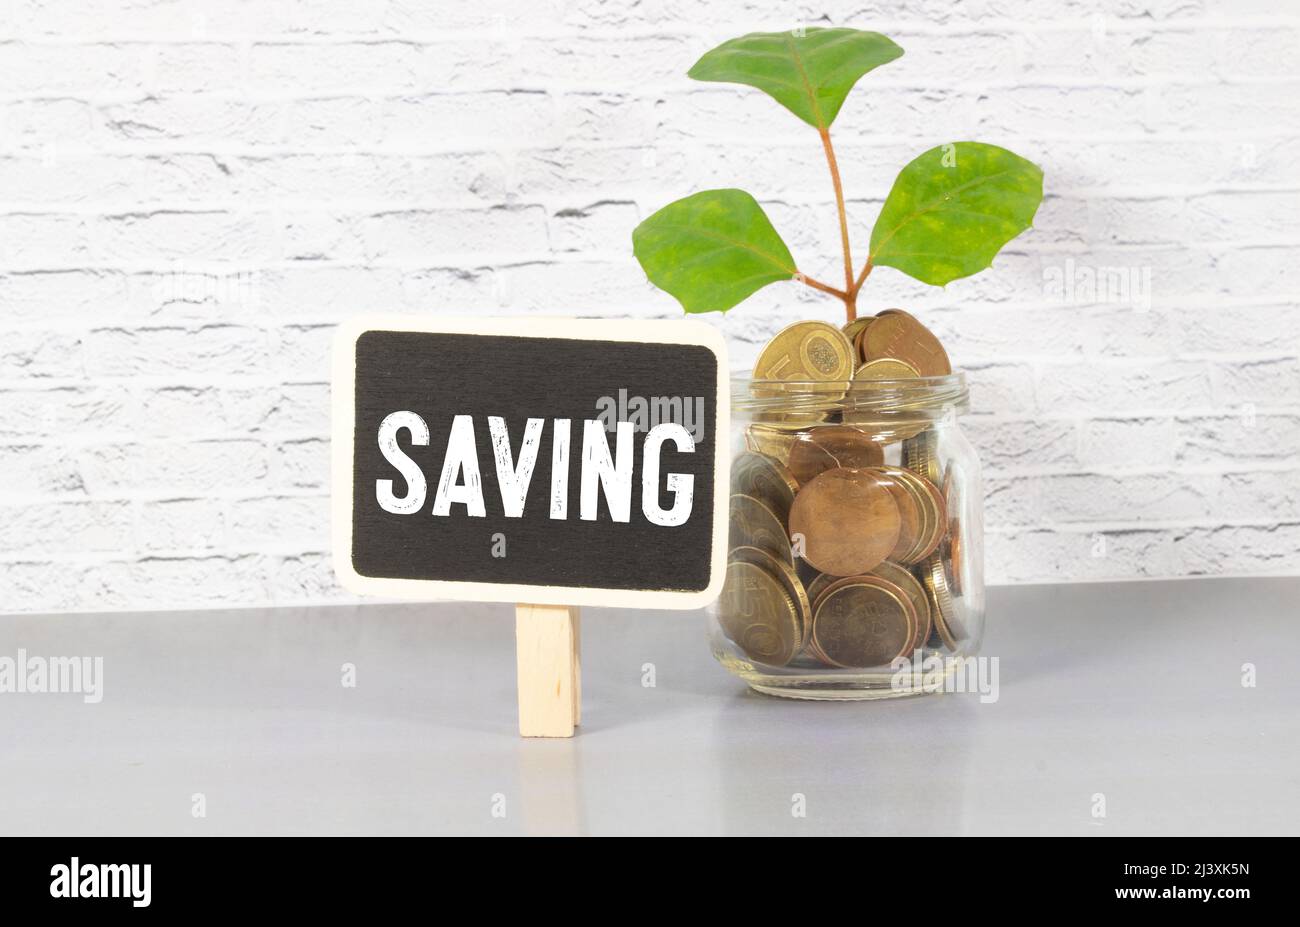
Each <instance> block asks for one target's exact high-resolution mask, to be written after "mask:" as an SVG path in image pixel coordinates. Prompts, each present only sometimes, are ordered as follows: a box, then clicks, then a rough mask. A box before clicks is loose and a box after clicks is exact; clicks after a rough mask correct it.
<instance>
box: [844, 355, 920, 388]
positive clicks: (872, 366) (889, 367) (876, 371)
mask: <svg viewBox="0 0 1300 927" xmlns="http://www.w3.org/2000/svg"><path fill="white" fill-rule="evenodd" d="M920 375H921V374H920V373H918V372H917V369H916V368H915V367H913V366H912V365H911V364H909V363H908V362H907V361H901V360H898V359H897V358H894V357H878V358H876V359H875V360H869V361H867V362H866V363H865V364H863V365H862V366H861V367H859V368H858V369H857V370H855V371H853V382H854V383H867V382H872V381H875V380H906V379H907V378H909V377H919V376H920Z"/></svg>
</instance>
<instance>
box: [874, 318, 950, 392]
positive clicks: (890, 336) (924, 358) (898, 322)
mask: <svg viewBox="0 0 1300 927" xmlns="http://www.w3.org/2000/svg"><path fill="white" fill-rule="evenodd" d="M862 357H863V359H864V360H874V359H876V358H883V357H890V358H897V359H898V360H902V361H906V362H907V363H909V364H911V365H912V366H913V367H915V368H916V369H917V371H919V372H920V375H921V376H923V377H940V376H947V375H948V374H950V373H952V364H951V363H949V361H948V352H947V351H945V350H944V349H943V345H942V344H940V343H939V339H938V338H936V337H935V336H934V333H933V332H931V331H930V330H929V329H928V328H926V327H925V326H924V325H922V324H921V323H920V322H919V321H917V320H916V319H915V318H913V317H912V316H911V315H909V314H908V313H906V312H904V311H903V310H902V309H886V310H885V311H884V312H882V313H880V315H878V316H877V317H876V320H875V321H874V322H872V323H871V325H870V327H868V328H866V329H865V330H864V331H863V333H862Z"/></svg>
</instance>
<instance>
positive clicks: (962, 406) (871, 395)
mask: <svg viewBox="0 0 1300 927" xmlns="http://www.w3.org/2000/svg"><path fill="white" fill-rule="evenodd" d="M731 405H732V408H734V409H736V410H739V411H746V412H775V411H800V410H811V409H821V410H825V409H842V410H843V409H847V410H857V411H862V410H870V411H873V412H886V413H912V414H918V413H919V414H932V413H936V412H947V411H949V410H951V411H953V412H956V413H959V414H960V413H964V412H966V411H968V410H969V408H970V389H969V387H968V386H967V383H966V374H964V373H962V372H960V371H958V372H956V373H951V374H947V375H944V376H938V377H906V378H897V379H888V380H829V381H827V380H774V379H755V378H753V377H751V376H749V375H748V374H746V373H743V372H739V371H737V372H733V373H732V375H731Z"/></svg>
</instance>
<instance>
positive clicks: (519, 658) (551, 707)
mask: <svg viewBox="0 0 1300 927" xmlns="http://www.w3.org/2000/svg"><path fill="white" fill-rule="evenodd" d="M515 648H516V672H517V676H518V686H519V734H520V736H522V737H572V736H573V727H574V725H575V724H577V723H578V712H579V701H580V698H581V695H580V693H579V691H578V687H579V681H578V610H577V609H576V608H571V607H569V606H565V605H522V604H521V605H516V606H515Z"/></svg>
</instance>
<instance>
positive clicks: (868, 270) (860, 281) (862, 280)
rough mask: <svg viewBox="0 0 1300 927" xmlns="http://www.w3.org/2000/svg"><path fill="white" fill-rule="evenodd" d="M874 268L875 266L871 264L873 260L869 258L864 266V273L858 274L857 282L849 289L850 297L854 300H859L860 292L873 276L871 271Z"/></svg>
mask: <svg viewBox="0 0 1300 927" xmlns="http://www.w3.org/2000/svg"><path fill="white" fill-rule="evenodd" d="M874 267H875V265H874V264H872V263H871V258H867V263H865V264H863V265H862V273H860V274H858V279H857V282H855V283H854V284H853V285H852V286H850V287H849V295H850V296H852V297H853V299H854V300H856V299H857V298H858V291H859V290H861V289H862V284H863V283H865V282H866V280H867V278H868V277H870V276H871V271H872V269H873V268H874Z"/></svg>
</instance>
